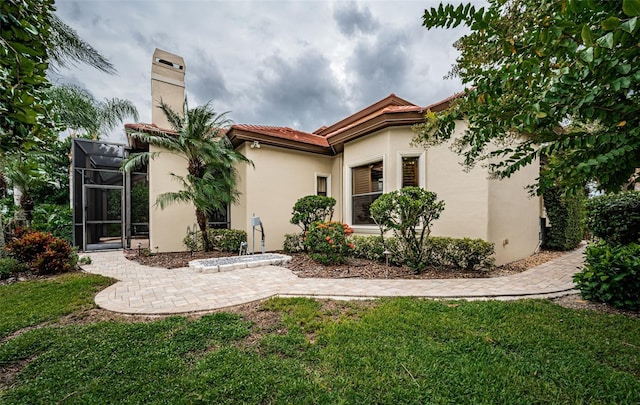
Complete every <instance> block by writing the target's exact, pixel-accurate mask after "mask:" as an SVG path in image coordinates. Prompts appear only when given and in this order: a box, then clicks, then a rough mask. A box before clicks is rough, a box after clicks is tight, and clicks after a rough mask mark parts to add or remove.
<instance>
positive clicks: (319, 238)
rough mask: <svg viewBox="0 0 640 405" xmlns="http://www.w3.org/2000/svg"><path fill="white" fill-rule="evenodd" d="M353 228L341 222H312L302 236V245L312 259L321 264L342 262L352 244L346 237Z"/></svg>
mask: <svg viewBox="0 0 640 405" xmlns="http://www.w3.org/2000/svg"><path fill="white" fill-rule="evenodd" d="M352 233H353V229H351V228H350V227H349V225H347V224H343V223H342V222H313V223H312V224H311V227H310V228H309V230H308V231H307V233H306V235H305V238H304V245H305V246H306V248H307V249H308V250H309V252H310V256H311V258H312V259H313V260H315V261H317V262H320V263H322V264H339V263H344V260H345V258H346V257H347V256H348V255H349V254H350V253H351V250H352V249H353V247H354V246H353V244H352V243H351V242H350V241H349V240H347V237H348V236H349V235H351V234H352Z"/></svg>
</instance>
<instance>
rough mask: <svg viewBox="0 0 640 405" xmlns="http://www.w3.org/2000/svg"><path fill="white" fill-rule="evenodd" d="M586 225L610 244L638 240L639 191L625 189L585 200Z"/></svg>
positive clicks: (639, 218) (639, 230) (622, 243)
mask: <svg viewBox="0 0 640 405" xmlns="http://www.w3.org/2000/svg"><path fill="white" fill-rule="evenodd" d="M587 227H588V228H589V230H590V231H591V232H593V234H594V235H595V236H597V237H598V238H600V239H603V240H605V241H607V242H608V243H610V244H611V245H626V244H629V243H632V242H638V241H640V191H625V192H622V193H617V194H607V195H601V196H598V197H594V198H592V199H591V200H589V201H587Z"/></svg>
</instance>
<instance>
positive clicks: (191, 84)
mask: <svg viewBox="0 0 640 405" xmlns="http://www.w3.org/2000/svg"><path fill="white" fill-rule="evenodd" d="M194 54H195V55H196V56H195V58H192V59H191V60H188V61H187V60H185V64H186V65H187V70H186V75H185V81H186V87H187V91H188V93H190V94H192V95H193V96H195V100H194V101H196V102H197V103H198V104H204V103H206V102H208V101H210V100H211V101H214V102H215V104H216V105H218V104H219V102H220V101H227V100H226V99H227V98H228V97H229V90H228V89H227V86H226V84H225V79H224V75H223V74H222V71H221V70H220V67H219V66H218V63H217V62H216V61H215V59H213V57H211V55H209V54H207V53H206V52H204V50H202V49H200V50H197V51H196V52H194ZM189 103H190V104H192V105H194V104H193V103H192V102H191V101H190V102H189Z"/></svg>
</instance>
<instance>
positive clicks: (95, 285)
mask: <svg viewBox="0 0 640 405" xmlns="http://www.w3.org/2000/svg"><path fill="white" fill-rule="evenodd" d="M112 283H113V280H111V279H109V278H106V277H102V276H96V275H89V274H83V273H69V274H65V275H62V276H59V277H56V278H53V279H48V280H34V281H25V282H20V283H16V284H10V285H2V286H0V314H1V316H0V340H1V339H2V338H4V337H6V336H7V335H9V334H11V333H13V332H15V331H17V330H19V329H22V328H26V327H29V326H34V325H37V324H40V323H43V322H51V321H56V320H57V319H59V318H60V317H62V316H64V315H67V314H70V313H72V312H74V311H76V310H78V309H81V308H91V307H93V306H95V305H94V303H93V298H94V296H95V294H96V292H97V291H100V290H102V289H103V288H105V287H106V286H108V285H110V284H112Z"/></svg>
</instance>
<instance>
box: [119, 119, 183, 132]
mask: <svg viewBox="0 0 640 405" xmlns="http://www.w3.org/2000/svg"><path fill="white" fill-rule="evenodd" d="M124 128H125V129H129V130H132V131H138V132H165V133H168V134H175V131H173V130H171V129H165V128H160V127H159V126H157V125H156V124H145V123H142V122H138V123H135V124H124Z"/></svg>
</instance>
